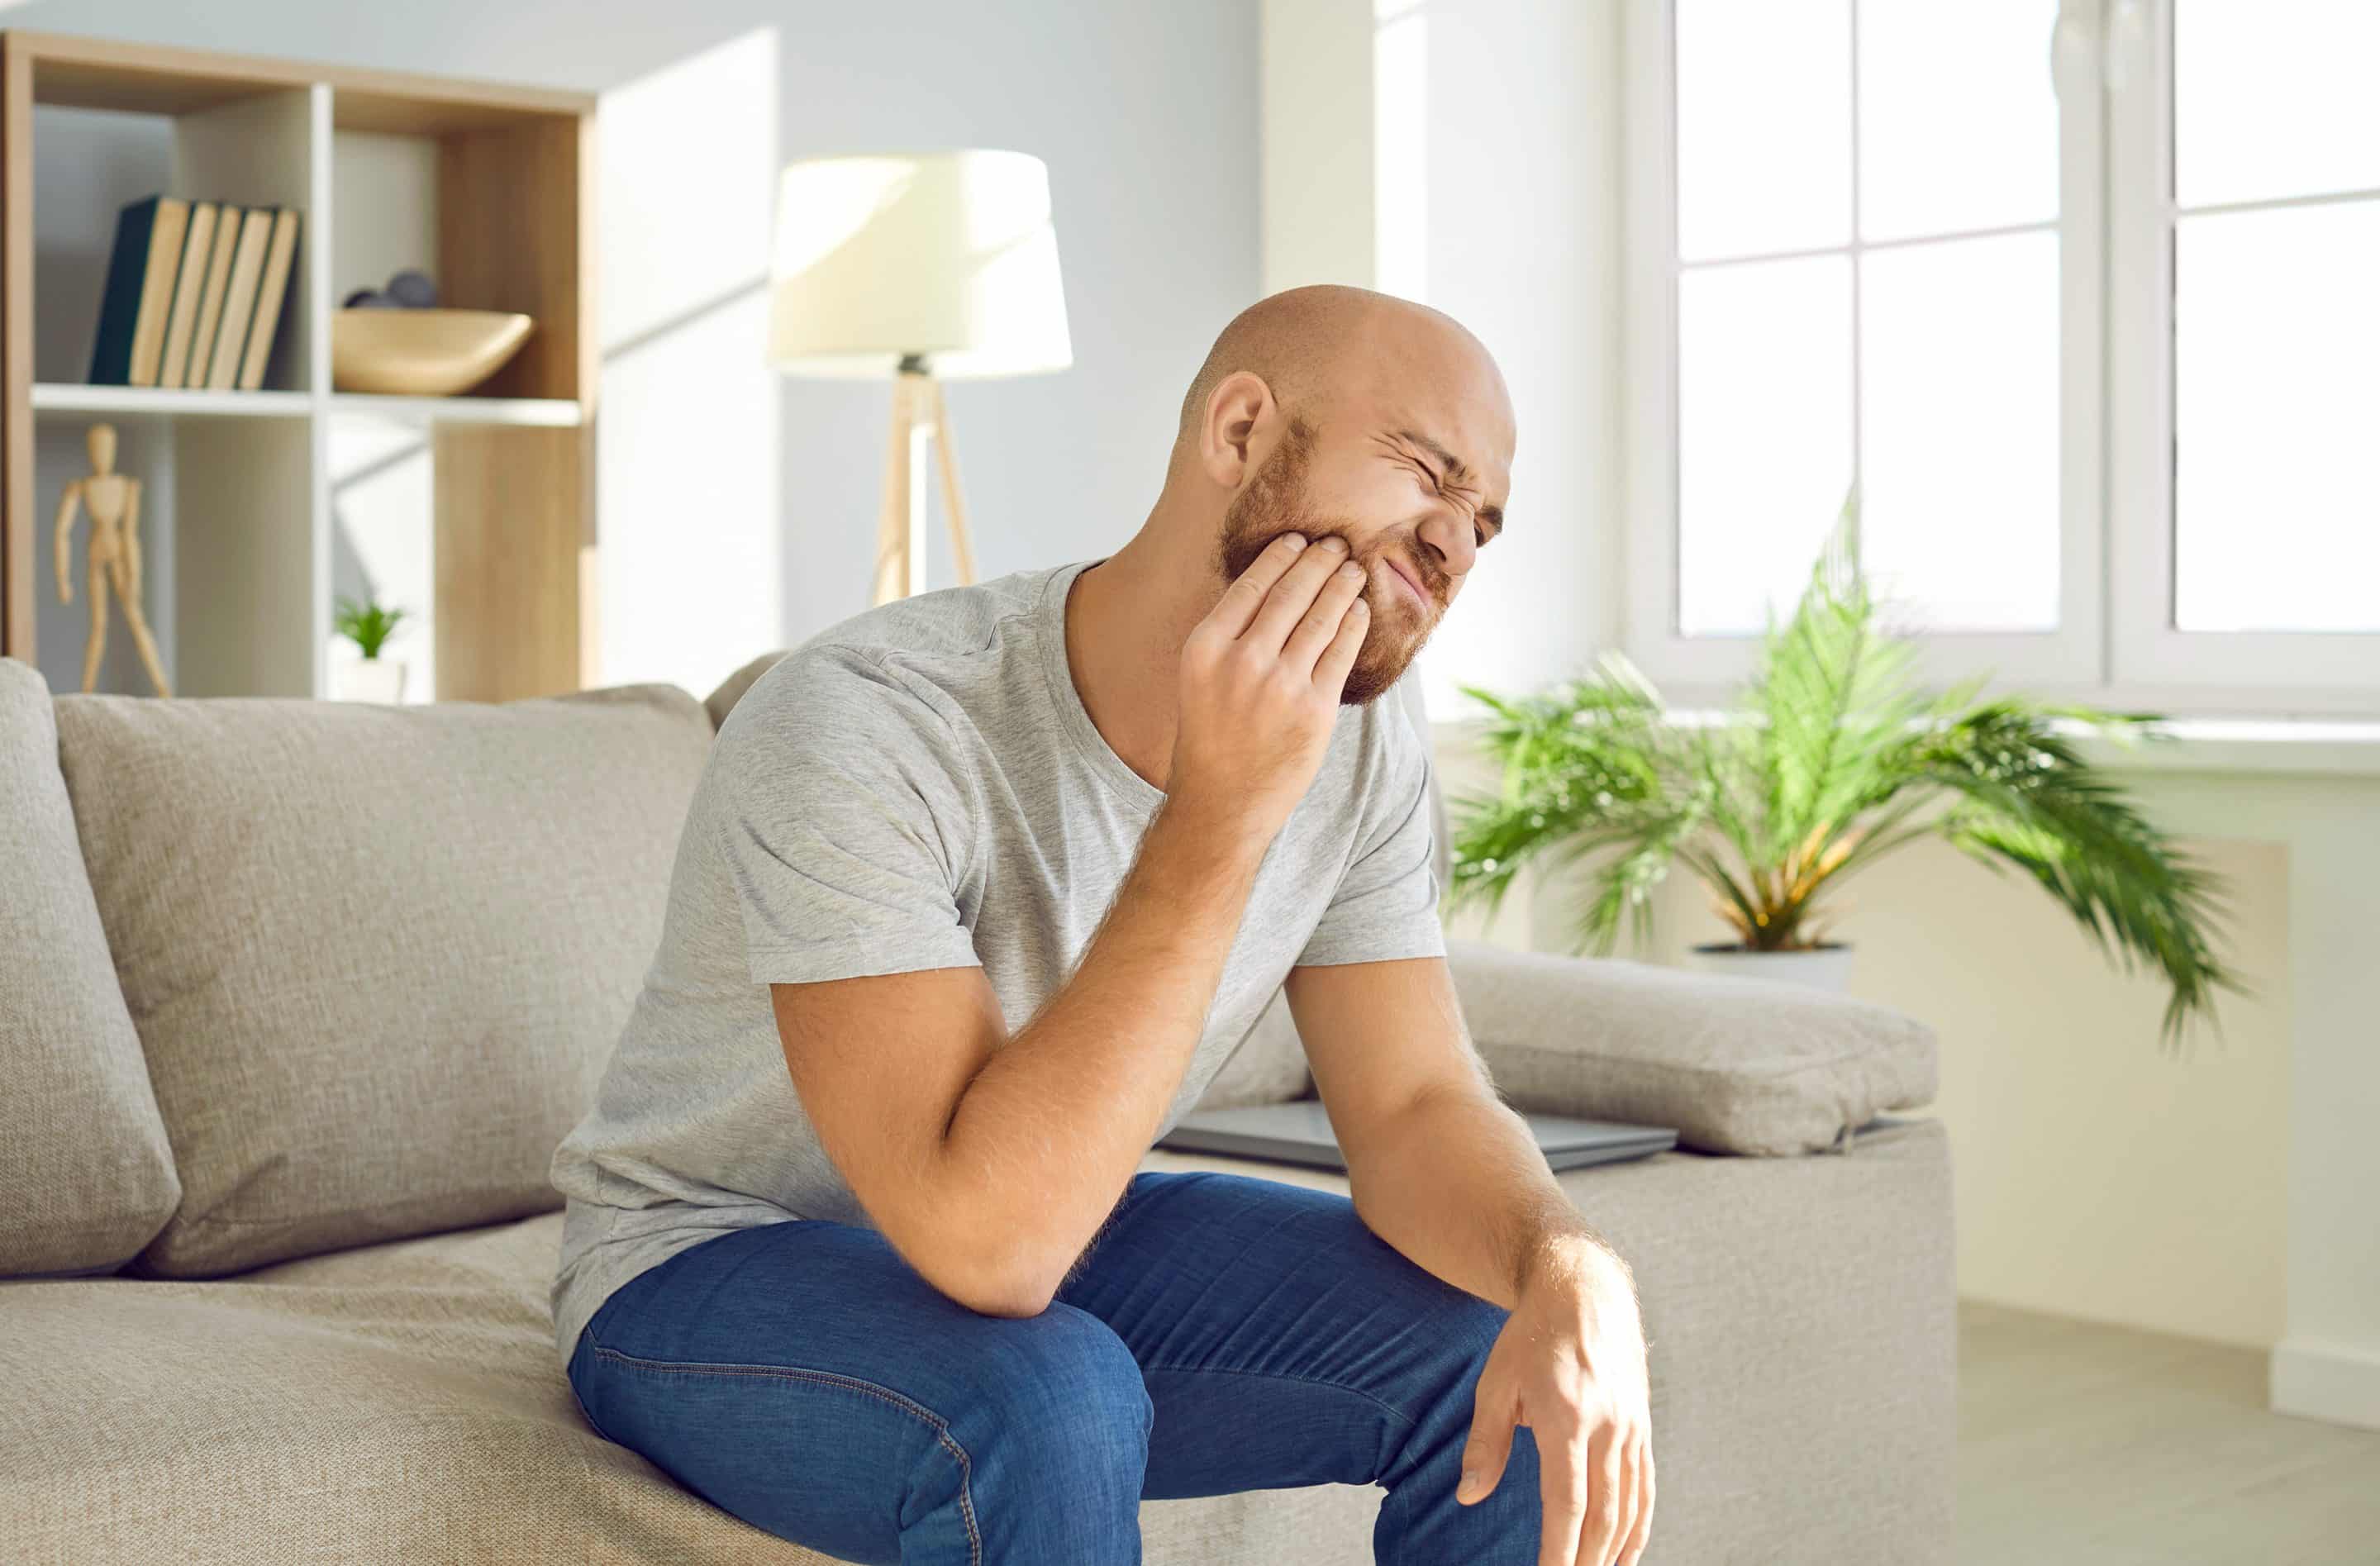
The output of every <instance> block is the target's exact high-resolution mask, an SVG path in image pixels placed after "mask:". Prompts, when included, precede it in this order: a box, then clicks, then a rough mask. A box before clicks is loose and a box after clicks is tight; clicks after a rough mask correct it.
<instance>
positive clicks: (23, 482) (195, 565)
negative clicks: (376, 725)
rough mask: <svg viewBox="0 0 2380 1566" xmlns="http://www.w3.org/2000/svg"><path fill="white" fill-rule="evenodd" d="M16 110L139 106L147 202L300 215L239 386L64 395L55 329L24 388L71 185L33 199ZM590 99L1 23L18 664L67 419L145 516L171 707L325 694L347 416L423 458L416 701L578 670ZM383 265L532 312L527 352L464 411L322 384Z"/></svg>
mask: <svg viewBox="0 0 2380 1566" xmlns="http://www.w3.org/2000/svg"><path fill="white" fill-rule="evenodd" d="M36 105H41V106H42V107H45V108H46V107H56V108H63V109H72V110H80V111H99V112H100V113H101V114H103V115H140V116H145V118H146V121H147V123H149V124H150V125H152V126H155V127H160V128H161V129H162V132H163V134H164V137H165V138H166V140H167V141H168V144H169V146H170V171H169V177H168V178H167V179H166V181H165V183H164V189H166V190H167V191H169V192H170V193H172V194H175V195H179V196H185V197H188V198H191V199H203V200H222V201H228V202H234V203H237V204H239V205H241V206H274V207H292V208H296V209H297V210H299V211H300V212H302V213H303V224H302V226H301V229H300V232H299V242H298V261H297V270H296V272H295V273H294V274H293V275H292V277H291V280H290V286H289V291H288V296H287V298H286V300H285V304H284V307H283V309H284V314H283V316H282V320H281V322H280V328H279V334H278V337H277V340H276V342H275V346H274V348H273V359H272V362H271V363H270V365H269V366H268V367H267V370H266V372H265V384H264V387H263V389H261V390H258V391H247V392H240V391H197V390H159V389H156V388H140V387H124V386H91V385H84V384H79V383H74V382H71V381H69V380H68V379H67V377H69V376H72V375H74V374H76V373H78V372H79V366H78V365H76V364H74V363H72V362H71V357H70V356H69V355H67V354H64V353H62V352H60V351H59V349H58V347H57V346H56V343H55V333H52V334H51V336H52V339H53V340H52V344H51V346H50V348H49V349H48V350H47V357H46V358H45V359H44V360H43V362H42V365H41V367H40V370H41V373H40V374H38V375H37V373H36V365H35V363H34V358H35V355H34V348H33V343H34V339H35V337H36V335H37V334H36V332H35V330H34V328H35V322H36V317H35V311H36V310H38V309H39V306H38V304H37V302H36V295H37V294H38V293H40V292H42V291H43V290H44V289H46V288H50V287H63V286H65V285H67V284H69V283H70V284H72V285H74V286H75V288H76V289H77V290H79V291H81V290H87V289H88V288H89V286H90V284H91V280H90V278H89V277H88V271H89V268H90V266H91V261H90V259H89V257H88V255H87V254H83V255H75V256H69V257H67V258H66V259H65V260H63V261H61V260H57V259H54V258H53V256H52V255H51V254H50V253H49V251H48V250H46V249H39V248H37V246H36V244H35V242H34V241H35V233H36V230H35V221H36V209H37V206H38V205H39V204H40V203H41V202H42V200H43V199H44V198H45V197H47V196H48V195H49V194H50V193H51V191H52V190H53V189H55V187H52V186H50V185H49V184H48V183H47V182H49V181H52V180H56V179H61V178H67V177H72V178H74V179H76V180H78V181H81V180H86V179H89V178H91V172H90V170H89V169H88V168H87V167H82V166H78V165H79V163H80V160H79V159H75V158H70V157H53V158H51V159H49V160H48V161H47V163H46V164H43V165H42V175H41V183H40V188H37V182H36V180H35V179H34V177H33V171H34V168H35V166H36V164H35V160H34V157H33V137H34V135H35V133H36V119H35V116H34V114H33V109H34V107H35V106H36ZM594 108H595V103H594V100H593V99H592V98H590V97H588V96H585V95H582V94H575V93H560V92H552V91H542V90H535V89H515V88H508V87H500V86H494V85H490V84H483V83H478V82H468V81H454V80H446V79H429V78H419V77H405V76H394V75H388V74H383V73H379V72H369V71H352V70H346V69H340V68H335V67H322V66H311V65H305V64H299V63H295V62H284V61H275V60H260V59H253V58H247V57H241V56H232V55H211V54H200V53H194V52H188V51H182V50H169V49H156V48H150V47H146V46H140V45H129V44H122V43H115V42H105V41H101V40H92V39H79V38H66V37H61V36H57V35H54V34H44V33H30V32H23V31H15V30H11V31H8V32H6V34H5V35H0V268H5V275H4V276H0V281H5V285H6V288H5V292H6V305H5V315H4V316H0V325H4V326H5V330H0V366H5V375H0V403H5V406H0V437H4V438H0V501H5V520H6V527H5V531H0V650H5V651H6V652H7V653H9V654H10V655H12V656H16V657H19V658H29V659H30V658H31V657H33V656H34V653H33V643H34V637H33V630H34V623H33V616H34V613H35V604H36V602H37V601H39V600H38V596H37V594H36V592H35V590H34V589H35V587H36V577H37V573H36V571H35V553H36V547H37V540H38V541H39V542H41V543H43V544H45V543H46V540H39V534H40V533H41V532H42V530H43V529H46V528H47V527H48V525H49V520H50V516H49V512H50V509H51V508H52V507H54V506H55V504H56V491H57V490H58V488H59V487H60V486H61V485H62V483H63V481H64V478H65V476H64V475H63V474H57V473H54V472H44V474H43V475H42V483H41V484H40V485H39V486H37V485H36V482H35V476H34V470H33V469H34V461H35V450H36V435H37V433H38V434H39V436H40V437H41V440H40V443H39V444H40V446H41V448H42V450H45V451H48V452H50V453H52V454H53V456H52V458H51V460H52V461H54V462H55V460H59V459H60V458H59V457H58V456H57V455H55V454H58V453H61V452H63V451H64V450H66V449H67V448H68V447H69V446H70V445H71V443H72V431H74V430H76V429H78V428H83V427H87V426H89V425H90V424H91V423H94V422H99V421H103V420H104V421H112V422H119V423H122V424H124V425H125V426H126V427H127V440H128V449H129V443H130V442H131V441H132V440H133V438H134V437H135V436H136V435H137V436H138V438H139V443H140V451H141V453H142V454H143V455H144V456H145V458H146V460H147V461H148V462H149V464H150V465H151V470H152V471H153V472H155V473H156V474H157V475H158V476H159V478H158V482H157V483H156V484H155V485H153V486H152V492H157V493H156V502H155V506H154V510H155V513H156V514H158V515H161V516H169V517H170V519H171V529H172V538H171V540H170V547H168V548H165V549H163V550H160V551H158V552H157V557H158V558H159V560H160V564H161V567H163V568H164V569H165V570H166V571H167V572H168V574H169V575H170V579H171V592H172V603H173V613H171V615H170V616H169V617H161V618H167V619H169V620H170V624H171V625H172V637H171V653H170V661H171V662H172V664H173V666H174V670H175V681H176V694H187V695H197V696H323V695H326V694H328V674H329V665H330V662H331V655H330V643H331V634H332V633H331V611H332V596H333V594H332V582H333V560H334V552H336V551H338V550H340V549H343V548H346V549H350V550H351V549H352V540H346V539H345V538H342V537H339V536H337V529H338V528H339V517H338V514H337V513H336V512H335V511H334V498H335V497H334V471H333V462H332V455H333V454H332V436H333V432H334V430H335V431H341V432H342V440H343V442H344V440H345V432H346V431H349V430H350V429H351V428H352V429H364V428H369V429H374V430H380V431H397V432H404V431H418V432H419V444H420V446H421V447H422V448H425V449H426V451H427V454H428V457H429V460H430V463H431V472H432V479H431V482H430V483H428V484H427V485H422V486H419V488H420V489H421V490H422V491H423V492H425V496H426V504H425V511H426V515H424V516H423V517H422V518H421V528H420V531H421V533H422V534H423V537H422V539H421V544H422V547H423V548H424V549H425V550H426V551H427V552H428V553H429V557H430V564H428V565H427V566H426V567H425V569H424V570H423V571H422V572H421V573H419V576H420V579H421V581H422V582H423V583H425V584H431V589H430V591H429V592H428V594H427V596H428V597H429V598H430V599H431V601H430V602H428V603H421V604H415V605H412V606H411V607H412V608H413V609H414V623H415V624H416V625H422V624H424V623H426V625H427V627H428V629H429V632H430V634H431V637H432V638H433V639H434V656H433V658H432V663H433V666H434V669H435V672H436V679H437V686H436V691H435V694H436V695H438V696H440V697H442V698H471V699H488V700H495V699H508V698H515V697H521V696H530V695H540V694H546V693H550V692H553V691H557V690H568V689H574V688H577V687H578V686H581V685H583V684H585V683H587V682H588V681H589V679H591V678H592V677H593V671H592V668H591V659H590V654H589V650H588V649H589V646H590V644H591V641H592V637H591V631H592V608H593V606H592V603H591V601H590V598H591V588H590V584H591V583H592V581H593V580H594V576H595V574H594V571H593V568H592V549H593V541H594V526H593V522H594V519H593V490H592V467H593V465H592V462H591V460H590V456H591V449H590V445H589V443H590V441H591V438H592V413H591V405H592V398H593V394H594V378H595V377H594V357H593V306H594V288H593V283H592V275H591V271H590V267H591V261H592V258H591V254H590V253H589V252H590V249H591V244H592V236H591V223H590V212H589V196H588V192H589V191H591V189H592V187H593V178H594V169H593V132H592V126H593V113H594ZM56 117H58V116H54V119H53V121H52V122H45V123H55V118H56ZM62 117H63V118H65V119H67V120H76V119H78V116H75V115H67V116H62ZM89 117H90V116H88V115H86V116H80V118H81V119H82V120H83V121H88V119H89ZM108 123H109V124H111V125H112V124H115V123H116V122H114V121H109V122H108ZM43 134H45V135H46V134H49V132H48V131H44V132H43ZM74 194H77V195H79V194H80V192H74ZM68 204H69V205H71V204H72V203H68ZM84 204H85V205H86V206H87V205H88V204H89V203H87V202H86V203H84ZM37 257H38V260H37ZM399 266H419V267H423V268H425V269H426V270H428V271H429V272H430V273H431V275H432V276H433V277H435V278H436V279H437V280H438V282H439V285H440V287H441V290H442V293H443V302H445V303H447V304H451V305H455V306H457V307H463V308H472V309H487V310H519V311H522V312H524V313H526V314H528V315H529V316H531V317H532V318H533V319H534V320H535V322H536V323H537V324H536V327H535V329H534V331H533V332H532V334H531V336H530V338H529V341H528V344H527V345H525V346H524V347H523V348H522V350H521V352H520V353H519V354H518V355H517V356H516V358H514V359H513V360H512V361H511V362H510V363H509V364H507V365H506V366H505V367H504V369H503V370H500V371H498V372H497V374H496V375H495V376H493V377H492V378H491V379H490V380H489V381H488V382H486V383H485V384H484V385H482V386H480V387H479V388H476V389H475V390H474V391H473V392H471V393H470V394H468V395H458V396H452V397H392V396H372V395H358V394H353V393H346V392H340V391H337V390H336V389H334V387H333V385H332V380H331V367H330V341H331V333H332V329H333V322H334V310H335V308H336V302H337V300H338V299H339V298H340V297H344V296H345V295H346V293H347V292H348V291H350V290H352V289H354V288H357V287H361V286H370V285H378V284H380V283H382V282H383V281H384V280H385V279H386V278H387V276H388V274H389V273H390V272H392V271H394V270H395V268H396V267H399ZM62 267H64V268H73V267H80V268H81V269H83V271H82V273H81V274H79V275H78V274H73V273H70V272H67V271H60V270H58V269H60V268H62ZM42 324H43V325H44V327H47V326H49V325H50V323H49V322H43V323H42ZM86 345H87V339H86ZM37 426H38V429H37ZM37 488H38V490H39V491H40V492H38V493H37ZM350 558H352V553H351V554H350ZM166 562H170V565H166V564H165V563H166ZM39 575H42V576H46V572H43V573H40V574H39ZM164 586H165V583H164V582H163V581H161V582H159V583H158V584H157V587H158V588H159V589H164ZM51 603H52V605H54V603H55V601H54V600H52V601H51Z"/></svg>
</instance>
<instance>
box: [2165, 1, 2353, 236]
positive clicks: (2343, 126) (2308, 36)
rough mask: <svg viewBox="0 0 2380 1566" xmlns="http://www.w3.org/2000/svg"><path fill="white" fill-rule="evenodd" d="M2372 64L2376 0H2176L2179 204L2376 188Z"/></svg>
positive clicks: (2176, 191) (2176, 186)
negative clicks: (2373, 2) (2373, 0)
mask: <svg viewBox="0 0 2380 1566" xmlns="http://www.w3.org/2000/svg"><path fill="white" fill-rule="evenodd" d="M2375 66H2380V6H2375V5H2374V4H2372V0H2175V6H2174V19H2173V134H2174V195H2175V197H2176V198H2177V199H2178V200H2180V202H2181V204H2182V205H2183V206H2186V207H2195V206H2204V205H2207V204H2209V203H2212V202H2218V201H2255V200H2268V199H2270V198H2272V197H2276V196H2304V195H2313V194H2317V193H2320V192H2324V191H2332V190H2369V189H2373V188H2380V92H2375V91H2374V84H2373V73H2374V67H2375Z"/></svg>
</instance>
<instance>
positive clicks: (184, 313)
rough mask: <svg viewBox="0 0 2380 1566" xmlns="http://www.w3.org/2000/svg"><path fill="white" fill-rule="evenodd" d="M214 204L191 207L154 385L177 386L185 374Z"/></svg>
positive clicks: (196, 321)
mask: <svg viewBox="0 0 2380 1566" xmlns="http://www.w3.org/2000/svg"><path fill="white" fill-rule="evenodd" d="M215 212H216V208H215V203H213V202H212V201H196V202H193V203H192V204H191V206H190V223H189V236H188V238H186V239H184V240H183V241H182V260H181V263H180V265H178V266H177V267H176V269H175V273H174V313H173V314H172V315H171V316H170V317H168V318H167V321H166V325H165V357H164V358H163V359H161V360H160V361H159V362H158V365H157V384H159V385H160V386H178V385H180V384H182V377H183V376H184V375H185V374H186V373H187V372H188V369H189V363H190V338H191V336H192V334H194V333H196V331H197V330H198V324H199V295H200V291H201V290H203V288H204V287H205V285H206V281H207V257H208V251H209V249H211V248H212V245H213V244H214V237H215Z"/></svg>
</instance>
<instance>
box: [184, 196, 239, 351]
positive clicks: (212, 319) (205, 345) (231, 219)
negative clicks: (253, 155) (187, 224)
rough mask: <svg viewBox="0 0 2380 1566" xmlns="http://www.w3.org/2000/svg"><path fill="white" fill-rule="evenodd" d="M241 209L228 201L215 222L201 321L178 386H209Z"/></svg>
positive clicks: (202, 293) (201, 294)
mask: <svg viewBox="0 0 2380 1566" xmlns="http://www.w3.org/2000/svg"><path fill="white" fill-rule="evenodd" d="M239 223H240V210H239V208H237V207H236V206H233V205H232V204H231V203H230V202H229V201H225V203H224V204H223V212H222V215H221V216H219V217H218V218H216V220H215V237H214V243H213V245H212V247H211V248H210V249H211V253H210V254H209V255H208V257H207V275H206V280H205V282H204V283H203V284H202V285H200V289H199V320H198V326H197V329H196V330H195V331H193V332H192V333H191V334H190V362H189V366H188V370H187V372H186V373H185V374H184V375H183V377H182V379H181V380H180V381H178V382H175V384H176V385H181V386H203V385H205V384H206V383H207V362H208V360H209V359H210V358H212V356H213V353H214V346H215V331H216V329H217V328H218V327H219V326H221V325H222V323H223V307H224V291H225V288H227V287H228V286H229V285H230V284H231V258H232V252H233V251H234V250H237V249H239Z"/></svg>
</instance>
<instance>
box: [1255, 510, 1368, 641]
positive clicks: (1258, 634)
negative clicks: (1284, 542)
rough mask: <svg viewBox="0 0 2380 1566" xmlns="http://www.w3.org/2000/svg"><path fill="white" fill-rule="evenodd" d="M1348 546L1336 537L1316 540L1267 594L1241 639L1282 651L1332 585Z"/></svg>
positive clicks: (1291, 564)
mask: <svg viewBox="0 0 2380 1566" xmlns="http://www.w3.org/2000/svg"><path fill="white" fill-rule="evenodd" d="M1334 546H1335V547H1334ZM1346 547H1347V540H1344V539H1342V538H1339V537H1338V536H1337V535H1335V534H1333V535H1330V536H1329V537H1326V538H1320V539H1317V540H1314V544H1313V547H1311V548H1310V549H1307V550H1306V551H1305V552H1304V553H1302V554H1300V555H1299V556H1298V557H1297V558H1296V559H1295V560H1293V561H1292V562H1291V563H1290V566H1289V569H1288V570H1286V571H1284V572H1282V573H1281V580H1279V581H1277V582H1275V583H1274V584H1273V585H1272V590H1271V591H1270V592H1268V593H1266V594H1265V601H1264V605H1263V607H1261V608H1259V609H1258V610H1257V617H1256V619H1255V620H1254V621H1253V622H1252V623H1251V624H1250V625H1249V626H1248V628H1247V629H1246V630H1245V631H1244V632H1242V633H1241V635H1240V640H1242V641H1244V642H1246V643H1247V644H1249V645H1250V646H1251V647H1254V648H1256V649H1258V650H1260V651H1264V652H1275V653H1277V652H1279V651H1280V650H1281V647H1282V645H1283V644H1284V643H1286V642H1287V641H1288V640H1289V634H1290V632H1292V631H1293V630H1295V629H1297V623H1298V621H1299V620H1301V619H1303V618H1304V617H1305V612H1306V611H1307V610H1309V609H1311V608H1313V607H1314V601H1315V599H1316V598H1318V596H1320V594H1321V592H1322V589H1324V588H1325V587H1326V586H1328V585H1329V583H1330V573H1331V572H1333V571H1335V570H1337V569H1338V568H1339V564H1340V562H1342V561H1343V560H1345V559H1346V558H1347V556H1346V553H1345V550H1346Z"/></svg>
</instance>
